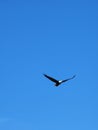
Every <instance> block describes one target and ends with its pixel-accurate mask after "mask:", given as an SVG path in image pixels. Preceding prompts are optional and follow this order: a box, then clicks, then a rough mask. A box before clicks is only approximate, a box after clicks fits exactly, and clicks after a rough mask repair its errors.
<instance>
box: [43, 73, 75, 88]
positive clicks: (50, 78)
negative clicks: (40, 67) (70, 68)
mask: <svg viewBox="0 0 98 130" xmlns="http://www.w3.org/2000/svg"><path fill="white" fill-rule="evenodd" d="M43 75H44V76H45V77H46V78H48V79H49V80H51V81H53V82H54V83H55V86H56V87H58V86H59V85H60V84H62V83H64V82H67V81H68V80H71V79H73V78H75V77H76V75H74V76H72V77H71V78H68V79H65V80H57V79H55V78H52V77H50V76H48V75H46V74H43Z"/></svg>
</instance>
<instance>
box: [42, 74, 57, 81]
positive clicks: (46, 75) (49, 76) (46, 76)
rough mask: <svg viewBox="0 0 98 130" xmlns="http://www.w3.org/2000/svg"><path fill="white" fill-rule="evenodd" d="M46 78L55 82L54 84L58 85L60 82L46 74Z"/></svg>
mask: <svg viewBox="0 0 98 130" xmlns="http://www.w3.org/2000/svg"><path fill="white" fill-rule="evenodd" d="M44 76H45V77H46V78H48V79H50V80H51V81H53V82H55V83H58V80H56V79H54V78H52V77H50V76H48V75H46V74H44Z"/></svg>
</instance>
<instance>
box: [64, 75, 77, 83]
mask: <svg viewBox="0 0 98 130" xmlns="http://www.w3.org/2000/svg"><path fill="white" fill-rule="evenodd" d="M75 77H76V75H74V76H73V77H71V78H68V79H65V80H63V81H62V83H63V82H66V81H68V80H71V79H73V78H75Z"/></svg>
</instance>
